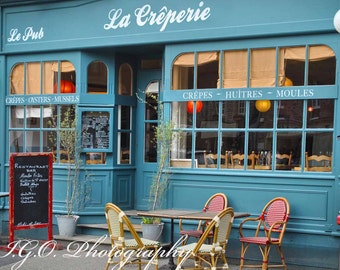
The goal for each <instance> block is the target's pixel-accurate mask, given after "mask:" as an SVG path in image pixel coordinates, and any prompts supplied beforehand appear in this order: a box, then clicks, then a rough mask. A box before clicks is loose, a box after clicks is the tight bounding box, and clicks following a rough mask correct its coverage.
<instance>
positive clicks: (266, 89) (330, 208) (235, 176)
mask: <svg viewBox="0 0 340 270" xmlns="http://www.w3.org/2000/svg"><path fill="white" fill-rule="evenodd" d="M14 2H15V3H14ZM305 2H306V1H303V0H298V1H296V0H295V1H291V0H289V1H285V3H284V5H283V4H282V3H278V2H275V1H266V0H262V1H258V2H257V3H256V5H255V4H254V1H251V0H230V1H216V0H205V1H198V0H187V1H177V0H171V1H170V0H169V1H168V0H166V1H156V0H150V1H143V0H130V1H112V0H101V1H90V0H76V1H43V0H41V1H39V0H35V1H34V0H31V1H13V4H12V3H11V1H0V11H1V26H2V27H1V37H2V38H1V40H0V44H1V51H0V78H2V79H1V80H0V95H1V99H0V102H1V106H0V110H1V112H0V115H1V117H0V127H1V129H2V130H3V136H0V142H1V145H3V146H4V147H2V148H1V151H0V191H8V189H9V185H8V171H9V164H8V163H9V155H10V153H12V152H53V153H54V158H55V159H54V165H53V213H54V214H57V213H64V212H65V202H64V201H65V196H66V181H65V176H66V175H67V164H68V163H67V161H65V156H64V150H65V149H64V148H63V146H62V144H61V143H60V135H59V133H60V130H62V129H65V128H66V129H67V128H68V127H65V126H64V125H63V123H64V122H63V121H64V119H65V115H66V112H68V111H72V112H76V114H77V116H78V119H77V121H78V123H79V132H81V133H82V134H85V135H84V136H82V140H81V146H82V154H81V157H82V159H83V162H84V166H85V171H86V173H87V172H89V173H91V174H92V175H93V183H92V192H91V201H90V203H88V204H87V205H86V207H85V209H83V210H82V211H81V212H80V216H81V218H80V220H81V221H80V222H81V223H104V222H105V219H104V207H105V204H106V203H107V202H113V203H115V204H117V205H119V206H120V207H121V208H122V209H147V208H148V194H149V193H148V192H149V187H150V183H151V180H152V176H153V174H154V172H155V170H156V169H157V163H156V161H157V156H156V150H155V147H154V144H153V143H152V142H153V132H152V131H153V127H155V126H157V112H155V111H152V110H150V109H149V108H148V106H147V102H148V101H150V94H153V95H156V96H157V98H158V99H159V101H161V102H162V104H163V109H164V110H163V111H162V115H164V117H165V119H166V120H168V121H172V122H173V123H174V132H177V131H178V132H180V134H181V135H180V138H179V139H178V140H176V141H175V142H174V144H173V145H172V146H171V149H170V150H171V160H173V161H178V162H179V163H181V162H182V161H186V162H187V163H186V165H178V164H179V163H176V164H177V165H172V167H170V169H169V170H170V171H171V173H170V174H169V175H170V180H169V190H168V193H167V197H166V200H165V204H166V206H167V207H173V208H186V209H193V208H194V209H200V208H201V206H202V205H203V204H204V202H205V201H206V199H207V198H209V197H210V196H211V195H212V194H213V193H216V192H224V193H225V194H226V196H227V197H228V204H229V205H230V206H232V207H234V209H235V210H236V211H242V212H249V213H250V214H251V215H254V216H256V215H257V214H259V212H260V211H261V210H262V207H263V206H264V205H265V203H266V202H267V201H269V200H270V199H271V198H273V197H277V196H283V197H286V198H287V199H288V200H289V202H290V206H291V216H290V220H289V225H288V231H287V234H286V236H285V240H284V252H285V256H286V260H287V262H288V263H290V264H296V265H301V266H311V267H315V268H317V267H320V268H328V269H338V264H339V263H338V260H339V243H340V226H339V225H337V223H336V217H337V215H338V212H339V211H340V196H339V194H340V179H339V175H340V169H339V168H340V167H339V165H338V162H339V161H338V160H339V158H338V156H339V157H340V145H339V143H340V141H339V136H340V126H339V123H338V121H337V119H338V115H339V113H340V111H339V108H340V106H339V105H340V103H339V98H338V97H339V60H338V57H337V56H338V54H340V34H339V33H337V32H336V31H335V28H334V25H333V18H334V15H335V13H336V12H337V11H338V10H339V9H340V2H339V1H338V0H329V1H327V3H326V2H325V1H320V0H311V1H308V5H306V3H305ZM141 100H144V101H146V102H143V101H141ZM191 101H194V103H192V104H193V107H192V108H189V103H190V102H191ZM257 101H264V102H263V103H262V104H264V105H263V106H264V107H266V108H262V107H259V105H258V102H257ZM93 129H94V130H95V131H93ZM283 153H288V154H290V158H289V161H285V162H284V163H280V162H279V161H278V155H279V154H283ZM213 154H216V157H217V159H216V160H214V159H213ZM236 154H244V155H245V156H247V155H249V161H248V162H244V161H243V162H241V161H239V160H238V161H237V164H235V162H236V161H235V160H236V159H235V158H234V157H235V155H236ZM319 154H323V155H326V156H329V157H331V162H328V163H327V164H326V165H325V164H323V165H325V166H324V167H326V168H323V169H320V168H319V169H315V170H313V169H311V168H310V167H309V166H310V165H309V156H312V155H319ZM275 157H276V158H275ZM173 164H175V163H173ZM182 164H184V163H182ZM85 171H84V172H83V173H85ZM8 209H9V205H8V202H7V200H6V199H0V210H1V211H0V217H1V218H2V220H3V222H2V229H4V227H5V225H4V224H5V223H6V220H8V217H7V216H8ZM239 222H240V221H239V220H235V222H234V223H235V224H234V230H233V232H232V239H231V241H230V245H231V246H230V248H229V250H228V251H229V252H230V254H229V255H228V256H230V257H233V258H238V257H239V253H240V246H239V243H238V233H237V227H238V224H239ZM55 223H56V222H54V224H55ZM187 226H191V224H190V222H189V223H188V224H187ZM248 229H249V230H252V229H253V228H251V227H250V228H248Z"/></svg>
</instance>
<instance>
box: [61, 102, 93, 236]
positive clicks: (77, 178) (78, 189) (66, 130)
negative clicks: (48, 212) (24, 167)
mask: <svg viewBox="0 0 340 270" xmlns="http://www.w3.org/2000/svg"><path fill="white" fill-rule="evenodd" d="M60 127H61V130H60V132H59V145H60V153H62V154H63V155H66V162H67V185H66V186H67V188H66V198H65V207H66V214H63V215H56V218H57V223H58V229H59V234H60V235H64V236H73V235H74V234H75V230H76V225H77V221H78V219H79V216H78V215H77V212H78V211H80V210H81V209H83V208H84V207H85V204H86V203H87V202H88V201H89V200H90V194H91V177H92V176H91V175H90V174H87V173H86V172H85V173H82V165H83V161H82V160H81V146H80V143H79V141H80V140H79V132H78V128H77V118H76V116H75V108H74V107H72V108H68V109H67V110H66V111H65V112H64V113H63V118H62V119H61V122H60Z"/></svg>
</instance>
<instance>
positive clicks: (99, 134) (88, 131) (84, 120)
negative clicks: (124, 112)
mask: <svg viewBox="0 0 340 270" xmlns="http://www.w3.org/2000/svg"><path fill="white" fill-rule="evenodd" d="M80 111H81V127H82V139H81V146H82V149H83V151H88V152H110V151H112V142H111V134H112V110H110V109H108V110H103V109H100V110H98V109H91V111H90V110H88V109H81V110H80Z"/></svg>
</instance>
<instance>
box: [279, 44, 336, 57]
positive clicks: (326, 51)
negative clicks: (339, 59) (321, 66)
mask: <svg viewBox="0 0 340 270" xmlns="http://www.w3.org/2000/svg"><path fill="white" fill-rule="evenodd" d="M334 56H335V53H334V52H333V50H332V49H331V48H329V47H328V46H325V45H318V46H310V47H309V55H308V59H309V61H321V60H325V59H327V58H330V57H334ZM284 58H285V59H290V60H297V61H305V60H306V47H292V48H285V52H284Z"/></svg>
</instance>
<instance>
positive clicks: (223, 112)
mask: <svg viewBox="0 0 340 270" xmlns="http://www.w3.org/2000/svg"><path fill="white" fill-rule="evenodd" d="M220 55H222V56H223V57H221V59H222V63H221V65H220V64H218V63H219V59H220V57H219V56H220ZM205 66H209V67H210V68H211V71H210V72H207V70H205ZM217 67H218V68H217ZM216 72H217V73H216ZM203 73H204V74H203ZM335 74H336V65H335V54H334V52H333V51H332V50H331V49H330V48H329V47H327V46H325V45H311V46H297V47H273V48H256V49H252V48H249V49H243V50H228V51H220V52H216V51H212V52H202V53H201V52H191V53H182V54H180V55H178V56H177V57H176V58H175V60H174V62H173V68H172V85H171V89H172V90H190V89H193V90H199V89H205V88H207V89H209V91H214V90H213V89H214V88H219V87H220V88H225V89H227V90H226V92H227V93H228V91H231V88H236V89H239V88H249V89H248V91H247V93H251V94H250V95H249V96H248V97H246V98H248V100H247V99H246V100H243V99H244V97H243V98H242V100H237V97H235V96H230V97H231V98H233V99H234V100H230V101H224V100H215V101H204V100H196V101H180V100H179V101H173V102H172V107H171V109H172V121H173V122H174V123H175V129H174V131H179V132H181V136H180V139H179V140H178V141H176V144H175V147H173V148H172V149H171V158H173V159H183V160H184V159H189V160H191V161H192V162H191V164H192V166H194V165H193V164H198V166H197V167H199V168H214V169H243V170H251V171H253V170H263V171H266V170H269V171H276V170H280V171H283V170H286V171H300V172H301V171H302V172H305V171H308V172H309V171H313V172H315V171H317V172H329V171H331V161H330V162H324V163H327V164H328V165H327V166H328V169H321V170H319V171H318V170H317V169H314V170H310V169H309V167H308V166H307V165H309V162H310V161H309V159H310V158H309V156H313V155H314V156H316V155H318V156H320V155H323V156H327V157H330V158H331V157H332V149H333V139H334V99H329V98H326V97H324V98H323V99H317V98H314V99H302V98H301V97H300V96H298V95H296V93H297V92H298V91H300V90H299V89H297V88H296V86H311V85H313V86H314V85H324V86H330V87H329V89H327V91H329V92H331V91H334V84H335V81H336V77H335V76H336V75H335ZM199 76H202V77H204V80H205V82H204V83H200V82H199V78H198V77H199ZM220 79H222V80H220ZM212 82H214V83H212ZM213 85H216V86H213ZM278 87H280V88H278ZM281 87H286V88H288V87H293V88H292V90H291V91H290V92H289V93H292V96H291V99H289V100H288V99H284V98H285V97H284V96H281V99H278V100H261V99H259V100H257V99H256V97H255V96H252V93H255V92H256V91H258V90H257V89H261V93H266V91H268V92H271V93H273V92H275V91H278V89H281ZM251 88H256V89H255V90H256V91H255V90H254V91H255V92H253V91H252V89H251ZM305 89H307V88H306V87H305ZM308 89H309V88H308ZM308 89H307V90H308ZM310 89H312V91H313V94H314V93H317V92H318V91H322V89H323V88H322V89H321V88H318V87H313V88H310ZM307 90H306V91H307ZM307 92H308V91H307ZM197 93H198V92H197ZM294 95H296V96H294ZM319 95H320V93H319ZM217 96H218V95H217ZM228 97H229V96H228ZM278 97H279V96H278ZM295 97H296V98H300V99H294V98H295ZM309 97H312V95H311V96H309ZM240 99H241V98H240ZM315 129H317V132H316V131H315ZM235 157H237V158H235ZM195 166H196V165H195Z"/></svg>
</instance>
